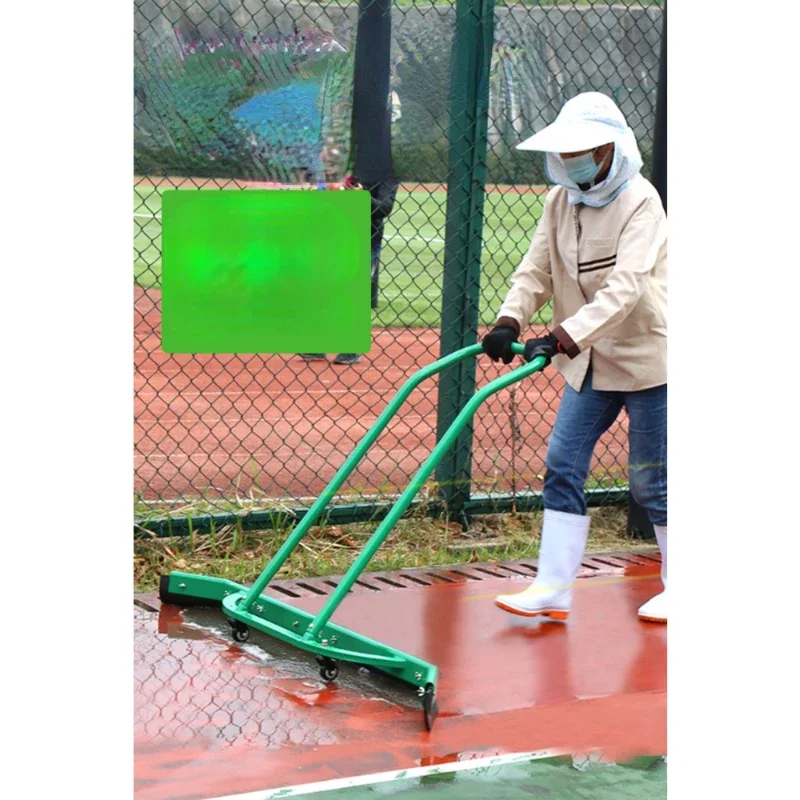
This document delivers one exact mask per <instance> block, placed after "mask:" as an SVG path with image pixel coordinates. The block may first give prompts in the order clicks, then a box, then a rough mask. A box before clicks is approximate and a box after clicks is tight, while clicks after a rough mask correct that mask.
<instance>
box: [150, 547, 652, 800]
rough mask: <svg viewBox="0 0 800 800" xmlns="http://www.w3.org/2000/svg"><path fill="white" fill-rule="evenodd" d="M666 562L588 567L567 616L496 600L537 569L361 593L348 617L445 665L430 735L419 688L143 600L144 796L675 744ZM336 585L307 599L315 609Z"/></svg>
mask: <svg viewBox="0 0 800 800" xmlns="http://www.w3.org/2000/svg"><path fill="white" fill-rule="evenodd" d="M657 570H658V565H657V564H655V563H652V564H651V565H650V566H648V567H643V566H630V567H629V568H627V569H626V572H625V574H621V573H617V574H613V572H612V573H611V574H605V575H599V576H595V577H592V578H586V579H580V580H579V581H578V582H577V586H576V591H575V604H574V609H573V612H572V615H571V619H570V622H569V624H568V625H566V626H564V625H561V624H556V623H547V624H543V625H538V626H537V625H534V624H532V623H531V622H529V621H527V620H522V619H520V618H515V617H511V616H509V615H507V614H505V613H504V612H502V611H500V610H499V609H496V608H495V607H494V605H493V603H492V598H493V597H494V595H495V594H497V593H499V592H502V591H508V590H509V589H514V588H522V586H524V585H525V583H526V580H525V579H522V578H521V579H520V581H519V582H517V581H514V580H511V579H500V578H497V579H494V578H487V579H486V580H482V581H480V582H464V583H457V584H449V585H437V586H428V587H420V588H419V589H414V588H408V589H402V590H387V591H384V592H379V593H375V594H358V595H353V596H350V597H348V598H347V599H346V601H345V602H344V603H343V605H342V607H341V608H340V609H339V610H338V612H337V613H336V614H335V615H334V620H335V621H336V622H337V623H339V624H342V625H345V626H347V627H350V628H353V629H355V630H357V631H359V632H360V633H364V634H366V635H368V636H371V637H373V638H376V639H379V640H380V641H384V642H386V643H388V644H392V645H394V646H395V647H398V648H401V649H403V650H405V651H407V652H409V653H413V654H415V655H419V656H421V657H423V658H425V659H427V660H429V661H432V662H434V663H435V664H437V665H438V666H439V669H440V680H439V686H438V698H439V706H440V715H439V718H438V719H437V721H436V725H435V726H434V729H433V731H432V732H431V733H426V732H425V730H424V727H423V724H422V713H421V710H420V708H419V706H418V704H417V701H416V698H415V697H414V695H413V690H411V689H406V688H405V687H402V686H401V687H396V686H394V685H391V684H389V683H388V682H386V681H384V680H382V679H380V678H374V677H372V676H364V675H360V674H358V673H357V671H356V670H355V669H354V668H353V667H352V666H348V665H343V667H342V671H341V673H340V676H339V680H338V682H337V685H334V686H331V687H330V688H326V687H325V686H324V685H323V684H322V683H321V681H320V680H319V677H318V674H317V667H316V664H315V663H314V661H313V659H312V657H311V656H308V655H306V654H303V653H298V652H297V651H295V650H291V649H290V648H287V647H285V646H284V645H282V644H279V643H276V642H274V641H273V640H271V639H269V638H267V637H263V638H261V637H260V634H259V635H254V636H253V638H252V639H251V641H250V642H248V643H247V644H246V645H244V646H239V645H234V644H233V643H232V642H231V641H230V639H229V637H228V636H227V634H226V632H225V631H226V628H225V624H224V619H223V618H222V616H221V614H216V615H214V614H212V613H210V612H205V614H203V612H196V611H195V612H189V611H187V612H183V611H181V610H179V609H177V608H174V607H170V606H164V607H162V608H161V610H160V612H158V613H154V612H152V611H148V610H145V609H143V608H141V607H138V606H137V607H135V657H136V662H135V704H136V705H135V708H136V711H135V714H136V717H135V720H136V721H135V748H136V754H135V776H136V796H137V798H141V799H142V800H144V799H145V798H146V799H147V800H167V799H169V800H178V799H180V800H188V799H189V798H210V797H216V796H221V795H228V794H233V793H239V792H249V791H256V790H259V789H269V788H276V787H280V786H285V785H294V784H303V783H309V782H314V781H321V780H326V779H329V778H340V777H350V776H354V775H361V774H365V773H373V772H382V771H386V770H394V769H403V768H407V767H414V766H420V765H426V764H434V763H443V762H447V761H454V760H457V759H459V758H464V757H469V756H471V755H474V754H480V755H494V754H498V753H509V752H526V751H532V750H540V749H559V750H569V751H572V752H577V751H586V750H588V749H591V748H600V749H602V750H603V752H604V755H605V756H606V757H608V758H611V759H615V760H623V759H626V758H629V757H632V756H635V755H662V754H666V646H667V629H666V626H659V625H653V624H647V623H642V622H640V621H639V620H638V619H637V616H636V609H637V608H638V606H639V605H640V604H641V603H642V602H644V601H645V600H646V599H647V598H649V597H650V596H652V595H653V594H655V593H656V592H658V591H659V588H660V582H659V580H658V578H657V575H656V572H657ZM325 599H326V598H324V597H310V598H300V599H297V600H293V601H292V602H294V603H296V604H297V605H298V606H301V607H302V608H305V609H307V610H309V611H314V610H316V609H318V608H321V607H322V605H323V604H324V602H325ZM147 602H148V603H151V604H152V605H153V606H154V607H155V606H158V603H157V601H153V600H152V599H151V598H147ZM198 615H199V616H198Z"/></svg>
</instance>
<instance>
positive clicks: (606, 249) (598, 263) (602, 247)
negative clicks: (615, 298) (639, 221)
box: [578, 239, 617, 301]
mask: <svg viewBox="0 0 800 800" xmlns="http://www.w3.org/2000/svg"><path fill="white" fill-rule="evenodd" d="M616 263H617V240H616V239H587V240H586V241H585V242H584V243H583V246H582V247H581V252H580V258H579V259H578V282H579V283H580V286H581V290H582V291H583V294H584V297H586V299H587V301H591V300H592V299H593V298H594V295H595V293H596V292H597V291H598V290H599V289H601V288H602V287H603V286H604V285H605V282H606V279H607V278H608V276H609V274H610V273H611V271H612V270H613V269H614V265H615V264H616Z"/></svg>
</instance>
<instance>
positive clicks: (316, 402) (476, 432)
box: [134, 0, 662, 525]
mask: <svg viewBox="0 0 800 800" xmlns="http://www.w3.org/2000/svg"><path fill="white" fill-rule="evenodd" d="M366 2H370V0H362V3H361V7H359V4H358V3H357V2H347V0H331V1H330V2H286V1H285V0H225V1H224V2H223V1H222V0H135V71H134V75H135V79H134V99H135V156H134V175H135V178H134V284H135V289H134V291H135V296H134V299H135V337H134V338H135V342H134V344H135V393H136V396H135V420H134V434H135V435H134V438H135V454H134V459H135V482H134V488H135V514H136V519H137V522H138V523H139V524H142V525H145V524H150V523H153V520H157V519H160V518H162V517H164V516H165V515H169V516H171V517H172V518H173V519H177V518H186V517H187V516H191V517H195V518H196V517H198V516H200V515H204V514H209V513H214V514H220V513H222V514H224V513H233V514H237V515H241V514H246V513H249V514H251V516H252V518H253V519H255V518H257V514H259V513H261V512H265V513H267V514H269V515H273V514H283V513H287V512H289V511H290V510H297V509H303V508H305V507H307V506H308V505H309V504H310V501H311V500H312V499H313V498H314V497H315V496H316V495H317V494H318V493H319V492H320V491H321V489H322V488H323V487H324V486H325V485H326V484H327V483H328V481H329V480H330V479H331V478H332V476H333V474H334V473H335V471H336V469H337V468H338V467H339V465H340V464H341V463H342V462H343V460H344V458H345V457H346V455H347V454H348V453H349V452H350V451H351V450H352V448H353V447H354V445H355V443H356V442H357V441H358V440H359V439H360V438H361V436H362V435H363V434H364V432H365V431H366V430H367V428H368V427H369V426H370V425H371V424H372V422H374V420H375V419H376V417H377V416H378V414H379V413H380V412H381V410H382V409H383V408H384V407H385V405H386V403H387V398H388V397H389V396H390V395H391V394H393V393H394V392H395V391H396V390H397V389H399V387H400V386H401V385H402V384H403V383H404V382H405V380H406V379H407V378H408V377H409V376H410V375H411V374H413V373H414V372H416V371H417V370H418V369H419V368H421V367H422V366H424V365H426V364H429V363H430V362H431V361H433V360H435V359H436V358H438V357H439V356H440V354H441V350H442V347H444V349H445V350H448V351H449V350H451V349H453V347H454V346H455V344H456V343H457V341H463V342H467V343H470V342H471V343H474V341H475V336H476V333H477V334H478V335H479V336H480V335H482V334H483V332H484V331H485V329H486V326H489V325H491V324H492V322H493V321H494V318H495V316H496V313H497V310H498V308H499V307H500V304H501V302H502V300H503V298H504V296H505V292H506V290H507V287H508V281H509V278H510V276H511V274H512V272H513V271H514V269H515V268H516V266H517V265H518V264H519V262H520V260H521V258H522V256H523V254H524V252H525V250H526V248H527V246H528V244H529V242H530V238H531V236H532V234H533V231H534V230H535V227H536V224H537V221H538V219H539V217H540V215H541V213H542V208H543V202H544V192H545V191H546V187H545V178H544V175H543V172H542V162H541V159H540V158H537V157H536V156H535V155H532V154H530V153H520V152H517V151H515V150H514V145H515V144H516V143H518V142H519V141H520V140H521V139H523V138H525V137H526V136H528V135H530V134H531V133H532V132H533V131H535V130H538V129H539V128H541V127H542V126H543V125H545V124H547V123H549V122H551V121H552V120H553V119H554V117H555V115H556V114H557V113H558V110H559V109H560V107H561V105H562V104H563V103H564V101H566V100H567V99H569V98H570V97H572V96H574V95H575V94H577V93H579V92H581V91H586V90H597V91H602V92H605V93H607V94H609V95H610V96H612V97H613V98H614V99H615V100H616V102H617V103H618V104H619V105H620V107H621V108H622V110H623V112H624V113H625V114H626V116H627V118H628V121H629V123H630V124H631V126H632V127H633V128H634V130H635V132H636V134H637V138H638V140H639V145H640V148H641V150H642V154H643V156H644V159H645V170H644V171H645V174H646V175H649V170H650V163H651V154H652V137H653V129H654V116H655V103H656V87H657V77H658V60H659V49H660V35H661V13H662V3H661V2H647V0H639V1H638V2H628V0H620V2H592V3H588V2H586V3H584V2H579V1H577V0H572V1H571V2H546V1H542V2H521V3H496V4H492V3H491V0H471V1H470V2H467V1H466V0H458V2H457V0H442V1H441V2H433V3H430V2H429V3H424V4H423V3H414V2H405V1H404V0H395V3H394V5H393V6H392V8H391V22H392V40H391V68H390V73H391V74H390V86H391V91H390V98H389V103H390V104H391V116H392V155H393V163H394V171H395V174H396V175H397V177H398V178H399V180H400V188H399V190H398V193H397V198H396V201H395V205H394V209H393V211H392V213H391V215H390V216H389V218H388V219H387V221H386V225H385V229H384V236H383V241H382V248H381V251H380V281H379V282H380V288H379V296H378V307H377V308H376V310H375V311H374V314H373V318H374V323H373V325H374V327H373V345H372V349H371V350H370V352H369V353H368V354H367V355H366V356H364V357H363V358H362V359H361V361H360V362H359V363H357V364H351V365H340V364H336V363H335V361H334V357H335V356H336V355H337V354H328V355H327V357H326V358H325V359H324V360H314V361H306V360H304V359H303V358H301V357H297V356H287V357H284V356H252V355H248V356H243V355H194V356H176V355H167V354H165V353H164V352H163V351H162V350H161V332H160V322H161V315H160V288H161V220H160V209H161V192H162V191H164V190H165V189H171V188H178V189H185V190H206V191H208V190H215V189H221V188H240V189H247V188H251V187H256V188H264V187H280V188H309V189H310V188H318V187H320V188H321V187H322V186H324V185H327V186H328V187H330V186H332V185H336V184H338V183H339V182H340V181H341V180H342V179H343V178H344V177H345V175H346V173H347V170H348V165H349V163H350V159H351V153H350V147H351V143H350V131H351V116H352V113H351V111H352V91H353V65H354V51H355V37H356V29H357V24H358V19H359V13H360V8H361V13H363V9H364V7H365V3H366ZM459 15H460V16H459ZM479 18H482V19H483V20H484V21H487V20H488V25H487V27H488V29H489V30H490V31H491V30H492V28H493V41H491V42H490V43H489V49H490V55H491V57H490V66H489V85H488V98H487V101H486V102H487V105H486V108H485V114H486V119H487V123H486V125H485V126H484V129H483V130H478V131H477V135H478V138H477V139H476V140H475V142H473V145H477V152H478V154H479V155H480V154H481V152H482V147H483V137H485V145H486V148H485V153H486V154H485V159H483V158H482V159H480V164H479V165H478V171H477V172H476V173H475V174H478V175H483V173H484V170H485V175H483V177H484V178H485V189H484V188H482V186H481V185H478V186H474V185H472V184H470V181H469V180H468V181H467V185H469V186H472V188H469V189H468V191H469V193H470V194H469V195H465V197H466V198H467V200H469V202H475V203H477V205H476V206H475V207H476V208H477V209H478V210H479V212H480V209H481V203H482V214H481V213H478V214H477V215H473V216H472V217H471V218H470V217H469V215H466V214H465V213H464V211H463V209H462V210H461V211H459V206H460V205H461V201H460V199H459V198H460V197H461V195H459V194H458V192H459V191H462V190H463V187H464V185H465V184H464V182H463V178H464V175H465V174H467V172H466V166H465V163H464V162H465V161H466V160H468V159H469V158H471V154H472V152H476V151H475V150H470V151H467V150H464V147H465V144H464V141H465V140H468V139H469V136H468V134H467V132H466V131H461V130H460V129H459V128H458V120H459V119H462V120H467V121H468V122H469V121H470V120H471V121H472V122H469V124H473V125H474V120H475V118H476V114H475V109H474V108H469V107H463V103H464V102H466V101H464V100H463V99H462V101H461V102H462V107H460V108H459V107H458V102H459V100H457V99H454V98H464V97H468V96H469V93H468V92H466V93H465V91H460V90H461V89H463V88H464V87H460V86H452V85H451V76H452V75H453V74H456V76H457V79H458V80H459V81H461V80H464V81H465V85H466V82H467V78H466V77H463V78H462V76H461V74H460V72H459V71H458V70H457V69H456V70H455V72H454V70H453V66H454V65H453V63H452V60H453V58H469V57H470V50H469V48H468V47H466V46H465V42H467V43H468V41H469V39H468V37H467V38H465V37H464V35H463V33H462V31H459V36H461V45H460V47H461V49H460V50H459V49H458V47H454V45H456V44H457V42H456V29H457V26H467V27H469V26H470V25H471V24H472V23H475V21H476V20H478V19H479ZM454 90H455V91H454ZM479 91H480V87H479ZM478 117H480V114H478ZM473 133H475V130H473ZM473 145H470V146H473ZM472 168H473V169H474V166H473V167H472ZM468 177H469V176H468ZM473 177H474V176H473ZM481 183H483V180H482V181H481ZM473 184H474V181H473ZM448 203H449V204H448ZM476 219H477V220H479V224H478V225H477V227H475V225H476V223H475V220H476ZM461 222H463V223H464V224H465V225H466V224H469V225H470V226H472V227H471V228H470V231H469V232H468V233H464V232H463V231H461V230H460V229H459V225H460V224H461ZM462 234H463V235H462ZM476 242H477V251H476V252H477V257H476V256H475V254H474V253H472V255H470V253H469V252H466V251H467V250H470V248H473V249H474V246H475V243H476ZM470 252H472V251H471V250H470ZM476 258H477V260H476ZM470 259H472V260H473V261H474V262H475V264H476V265H477V269H479V271H480V288H479V292H478V289H477V285H474V286H472V285H471V284H470V282H469V279H466V280H460V279H459V274H460V273H458V269H460V268H461V267H463V266H464V265H465V264H467V265H468V262H470ZM466 274H467V273H464V275H466ZM448 276H449V278H448ZM462 277H463V276H462ZM448 280H449V283H448ZM473 290H474V294H475V297H474V299H473V301H470V302H473V304H476V306H477V307H476V312H477V313H476V314H474V315H473V318H474V319H473V318H470V319H466V317H469V314H467V315H466V317H465V316H464V313H463V308H464V298H465V297H466V296H467V295H469V293H470V292H471V291H473ZM220 313H221V314H224V313H225V310H224V309H220ZM265 313H269V311H268V309H265ZM549 320H550V309H549V308H545V309H543V310H542V311H541V312H540V314H539V315H538V317H537V319H536V320H535V321H534V329H536V328H539V329H543V328H544V327H546V326H547V324H548V322H549ZM473 322H474V324H473ZM309 324H313V318H310V320H309ZM476 328H477V330H476ZM454 329H458V333H457V335H456V334H453V333H452V331H453V330H454ZM442 331H444V336H443V335H442ZM448 337H449V338H448ZM459 337H460V338H459ZM443 343H444V344H443ZM459 346H460V345H459ZM498 374H499V368H498V367H497V366H496V365H494V364H492V363H491V362H488V360H485V359H479V360H478V363H477V365H476V366H475V374H474V375H473V376H472V377H471V378H470V376H467V378H466V379H464V376H463V375H462V376H461V377H460V378H457V379H453V378H452V377H448V376H442V378H441V379H440V381H439V383H438V385H437V383H434V384H432V385H428V386H424V387H421V388H420V389H418V390H416V391H415V392H414V393H413V394H412V396H411V397H410V398H409V401H408V403H407V406H406V408H405V410H404V412H403V413H402V414H401V415H400V416H399V417H398V418H397V419H396V420H395V421H394V422H393V423H392V424H390V426H389V428H388V429H387V430H386V431H385V432H384V433H383V434H382V436H381V438H380V439H379V441H378V443H377V444H376V446H375V448H373V452H372V453H371V454H370V455H369V456H368V457H367V459H366V460H365V461H364V463H363V464H362V466H361V467H360V468H359V469H358V470H357V472H356V473H354V475H353V476H352V477H351V479H350V481H349V482H348V484H347V486H346V487H345V489H344V490H343V494H342V497H341V498H340V499H339V501H337V502H340V503H341V504H343V506H345V507H346V508H347V509H349V510H348V511H346V512H345V514H344V516H343V517H342V519H344V518H352V519H357V518H365V517H366V516H369V515H371V514H374V513H375V508H376V506H377V505H379V504H381V503H385V502H386V501H388V500H390V499H391V498H393V497H394V496H396V494H397V493H398V492H399V491H400V490H401V489H402V488H403V487H404V486H405V484H406V483H407V482H408V480H409V478H410V477H411V475H413V473H414V472H415V471H416V468H417V466H418V465H419V464H420V463H421V462H422V460H423V459H424V458H425V457H426V456H427V455H428V454H429V453H430V451H431V449H432V448H433V446H434V444H435V442H436V438H437V426H438V428H439V429H440V428H441V427H442V425H444V424H446V422H447V420H448V419H449V418H451V417H452V409H454V408H457V407H458V405H459V403H461V402H462V401H463V397H464V394H465V393H469V390H470V387H471V386H474V385H475V384H477V385H483V384H484V383H485V382H487V381H489V380H491V379H492V378H493V377H496V375H498ZM471 381H472V382H471ZM561 388H562V382H561V380H560V378H559V376H558V375H557V373H555V371H554V370H548V371H547V372H546V373H544V374H540V375H538V376H536V377H535V378H534V379H533V380H532V381H530V383H528V384H526V385H524V386H518V387H517V388H515V389H512V390H508V391H504V392H502V393H500V394H498V395H497V396H495V397H494V398H492V400H491V401H490V402H489V403H487V404H486V406H485V407H484V408H483V409H482V410H481V411H479V413H478V415H477V417H476V420H475V423H474V426H473V429H472V431H471V432H470V434H469V439H470V440H471V450H470V449H469V447H468V445H469V444H470V442H467V445H466V446H467V450H464V452H465V453H466V456H464V457H463V459H462V461H466V462H468V463H461V464H460V465H459V464H458V463H456V464H455V465H451V468H450V469H449V472H448V473H447V475H446V476H445V477H446V478H448V479H449V480H450V481H451V482H454V483H458V482H460V483H461V484H462V485H463V484H466V486H467V487H468V489H469V493H468V497H469V498H472V500H471V502H472V507H473V508H479V507H480V508H487V509H489V508H497V509H502V508H507V507H509V505H508V504H509V503H511V505H517V502H518V501H519V502H520V503H521V505H524V502H523V500H524V497H525V496H527V495H529V493H530V492H538V491H539V490H540V489H541V487H542V478H543V473H544V455H545V452H546V442H547V437H548V435H549V431H550V429H551V426H552V423H553V420H554V418H555V411H556V408H557V400H558V397H559V395H560V390H561ZM447 407H450V411H448V409H447ZM443 409H444V410H443ZM448 414H450V417H448ZM625 425H626V421H625V419H624V418H623V419H621V420H620V421H619V422H618V423H617V424H616V425H615V426H614V427H613V428H612V430H610V431H609V432H608V434H607V435H606V436H604V437H603V439H601V442H600V445H599V447H598V449H597V452H596V456H595V461H594V464H593V467H592V477H591V485H590V487H589V488H590V490H595V492H596V494H595V497H594V502H598V503H602V502H610V501H613V500H614V499H615V498H616V499H619V498H620V497H621V496H622V495H621V493H620V492H618V491H617V490H618V489H619V488H621V487H624V486H625V485H626V483H627V480H626V439H627V437H626V435H625ZM437 477H438V478H439V479H440V480H441V479H442V475H441V474H439V475H438V476H437ZM462 488H463V486H462ZM435 494H436V490H435V488H434V487H431V490H430V496H431V497H433V496H434V495H435ZM475 498H479V499H480V500H479V501H476V500H475ZM292 513H294V512H292ZM270 518H271V517H270ZM148 521H150V523H149V522H148ZM153 524H155V523H153Z"/></svg>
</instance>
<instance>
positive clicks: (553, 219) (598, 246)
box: [497, 175, 667, 392]
mask: <svg viewBox="0 0 800 800" xmlns="http://www.w3.org/2000/svg"><path fill="white" fill-rule="evenodd" d="M551 297H552V298H553V325H554V326H555V327H554V328H553V333H554V334H555V336H556V337H557V338H558V340H559V342H560V343H561V345H562V347H563V349H564V351H565V352H566V355H558V356H556V357H555V359H554V364H555V365H556V367H557V368H558V370H559V371H560V372H561V374H562V375H563V376H564V379H565V380H566V381H567V382H568V383H569V385H570V386H572V388H573V389H575V390H577V391H580V389H581V386H582V385H583V381H584V378H585V376H586V372H587V370H588V369H589V364H590V363H591V365H592V372H593V380H592V385H593V387H594V388H595V389H597V390H606V391H628V392H630V391H639V390H641V389H649V388H651V387H653V386H660V385H662V384H664V383H666V382H667V221H666V215H665V213H664V208H663V206H662V204H661V199H660V198H659V196H658V192H656V190H655V188H654V187H653V185H652V184H651V183H650V182H649V181H648V180H646V179H645V178H643V177H642V176H641V175H637V176H636V177H635V178H633V180H632V181H631V184H630V186H628V188H627V189H625V190H624V191H623V192H622V193H621V194H619V195H618V196H617V197H616V198H615V199H614V200H612V201H611V202H610V203H609V204H608V205H606V206H603V207H602V208H591V207H589V206H585V205H577V206H570V205H569V203H568V202H567V192H566V191H565V190H564V189H563V188H562V187H560V186H556V187H555V188H553V189H552V190H551V191H550V192H549V193H548V195H547V199H546V200H545V207H544V212H543V214H542V218H541V220H540V222H539V226H538V227H537V229H536V233H535V234H534V237H533V240H532V241H531V245H530V247H529V248H528V252H527V253H526V254H525V257H524V258H523V259H522V263H521V264H520V266H519V268H518V269H517V271H516V272H515V273H514V275H513V277H512V278H511V289H510V290H509V292H508V296H507V297H506V299H505V302H504V303H503V305H502V307H501V308H500V313H499V318H498V320H497V323H498V324H501V325H502V324H506V325H512V326H513V327H515V328H516V329H517V331H518V332H520V331H522V330H523V329H524V328H526V327H527V326H528V324H529V323H530V319H531V317H532V316H533V314H534V313H535V312H536V311H537V310H538V309H539V308H540V307H541V306H543V305H544V304H545V303H546V302H547V301H548V300H549V299H550V298H551Z"/></svg>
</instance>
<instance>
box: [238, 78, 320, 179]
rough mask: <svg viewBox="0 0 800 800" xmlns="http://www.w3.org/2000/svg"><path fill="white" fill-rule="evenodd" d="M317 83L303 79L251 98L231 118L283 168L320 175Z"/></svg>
mask: <svg viewBox="0 0 800 800" xmlns="http://www.w3.org/2000/svg"><path fill="white" fill-rule="evenodd" d="M319 92H320V86H319V84H318V83H316V82H312V81H305V82H298V83H294V84H292V85H290V86H285V87H283V88H281V89H276V90H275V91H272V92H267V93H265V94H260V95H256V96H255V97H251V98H250V99H249V100H248V101H247V102H245V103H242V105H240V106H239V107H238V108H236V109H234V111H233V117H234V119H236V120H238V121H239V123H240V124H241V125H242V126H243V127H245V128H246V129H247V130H248V131H249V132H250V133H252V134H253V135H254V136H255V137H256V139H257V141H258V149H259V152H261V153H263V155H264V156H265V157H267V158H269V159H270V160H271V161H273V162H275V163H277V164H278V165H280V166H281V167H283V168H284V169H286V170H297V169H303V168H307V169H308V170H309V171H310V172H311V173H312V174H313V175H314V176H318V178H321V176H323V174H324V172H323V168H322V160H321V157H320V154H321V151H322V115H321V113H320V109H319V105H318V101H319Z"/></svg>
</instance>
